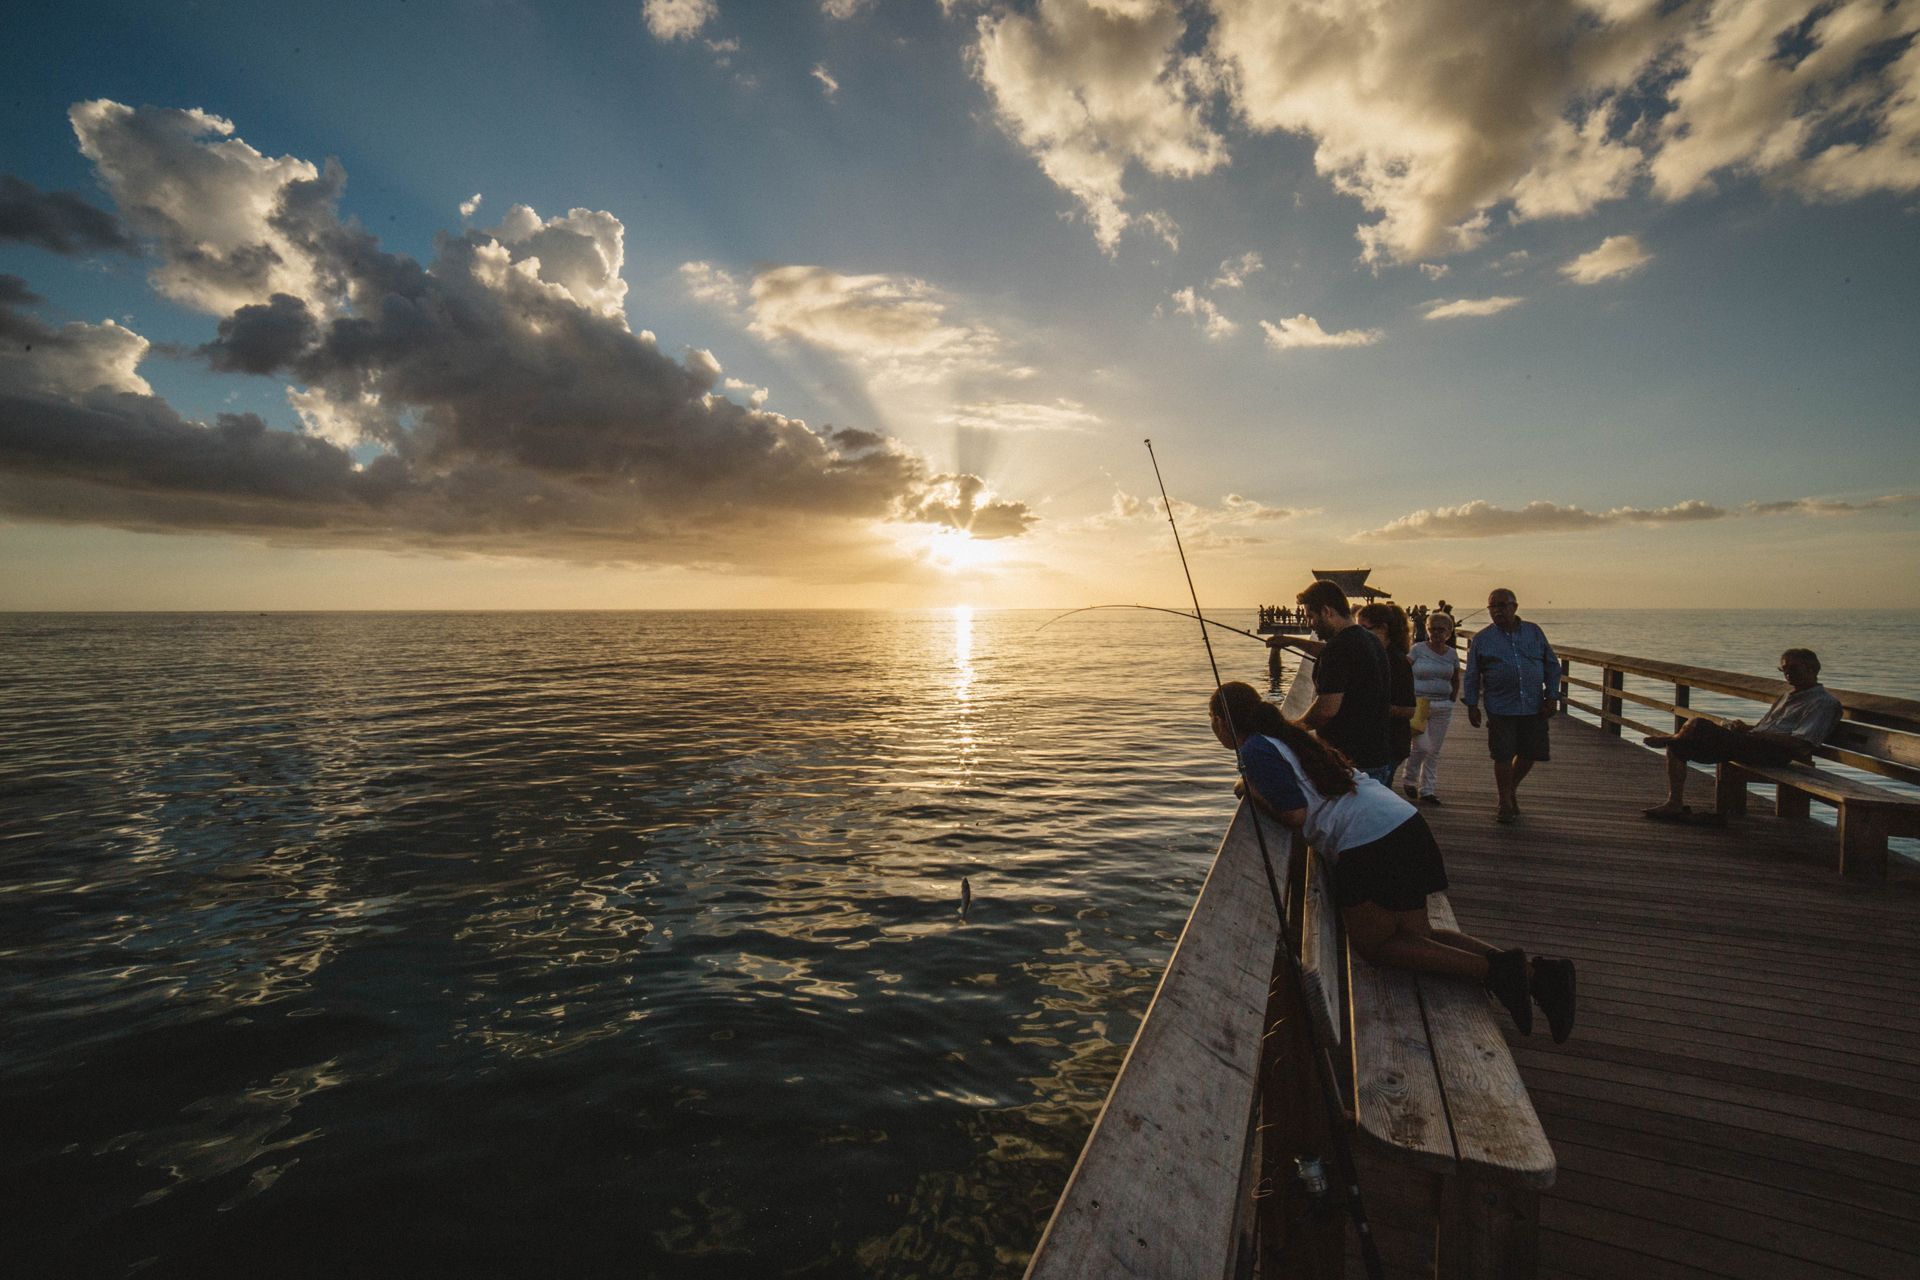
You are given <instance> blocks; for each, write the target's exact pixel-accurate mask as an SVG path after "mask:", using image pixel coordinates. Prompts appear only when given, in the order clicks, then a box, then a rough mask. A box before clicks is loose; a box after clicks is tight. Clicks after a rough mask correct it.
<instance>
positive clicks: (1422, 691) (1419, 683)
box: [1411, 644, 1460, 702]
mask: <svg viewBox="0 0 1920 1280" xmlns="http://www.w3.org/2000/svg"><path fill="white" fill-rule="evenodd" d="M1411 656H1412V658H1413V694H1414V696H1415V697H1416V698H1427V699H1436V700H1439V701H1442V702H1448V701H1452V699H1453V673H1454V672H1455V671H1458V670H1459V669H1460V655H1459V654H1457V653H1455V652H1454V651H1453V648H1452V646H1451V645H1449V646H1448V647H1447V648H1445V649H1442V650H1441V651H1440V652H1439V653H1435V652H1434V651H1433V646H1432V645H1430V644H1417V645H1415V646H1413V653H1412V655H1411Z"/></svg>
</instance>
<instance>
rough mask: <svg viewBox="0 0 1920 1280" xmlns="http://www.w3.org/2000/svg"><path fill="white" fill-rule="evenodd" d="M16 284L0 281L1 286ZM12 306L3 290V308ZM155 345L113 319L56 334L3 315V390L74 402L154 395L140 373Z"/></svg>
mask: <svg viewBox="0 0 1920 1280" xmlns="http://www.w3.org/2000/svg"><path fill="white" fill-rule="evenodd" d="M12 279H13V277H11V276H0V285H4V284H5V283H6V282H8V281H10V280H12ZM6 301H7V298H6V296H5V293H4V291H0V305H4V304H5V303H6ZM151 345H152V344H150V343H149V342H148V341H147V340H146V339H145V338H143V337H141V336H140V335H139V334H137V333H135V332H134V331H133V330H131V329H127V328H123V327H122V326H120V325H118V324H115V323H114V322H113V321H112V320H103V321H101V322H100V323H99V324H87V323H85V322H84V321H79V320H75V321H71V322H69V323H67V324H64V325H61V326H60V327H59V328H58V329H53V328H49V327H47V326H44V325H41V324H39V323H38V322H37V321H33V320H29V319H26V318H25V317H18V318H16V317H14V315H13V313H12V312H9V311H0V386H11V387H17V388H19V389H20V390H22V391H28V392H32V393H33V394H36V395H46V396H57V397H65V398H72V399H81V398H84V397H87V396H89V395H92V394H94V393H95V392H104V393H106V394H109V395H112V394H117V393H121V392H130V393H132V394H134V395H142V396H145V395H152V394H153V388H152V387H150V386H148V385H147V380H146V379H145V378H143V377H141V376H140V374H139V367H140V362H141V361H142V360H143V359H145V358H146V354H147V351H148V349H149V348H150V346H151Z"/></svg>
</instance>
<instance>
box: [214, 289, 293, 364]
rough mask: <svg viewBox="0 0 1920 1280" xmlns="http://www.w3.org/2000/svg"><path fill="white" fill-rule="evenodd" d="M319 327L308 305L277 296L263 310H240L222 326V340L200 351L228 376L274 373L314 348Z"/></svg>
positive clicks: (289, 297) (259, 306)
mask: <svg viewBox="0 0 1920 1280" xmlns="http://www.w3.org/2000/svg"><path fill="white" fill-rule="evenodd" d="M319 336H320V326H319V324H318V323H317V322H316V321H315V320H314V318H313V312H311V311H309V310H307V304H306V303H304V302H302V301H301V300H300V299H298V298H296V297H294V296H293V295H292V294H288V293H276V294H274V295H273V297H272V298H271V299H269V300H268V302H267V303H266V304H265V305H264V306H262V305H259V304H254V305H250V306H245V307H241V308H240V309H239V310H238V311H236V312H234V313H233V314H232V315H230V316H228V317H227V318H226V319H225V320H222V321H221V322H220V336H219V337H218V338H216V339H214V340H213V341H212V342H209V343H207V344H206V345H205V346H203V347H201V348H200V353H201V354H202V355H204V356H206V357H207V362H208V363H209V364H211V365H212V366H213V367H214V368H216V369H219V370H222V371H225V372H229V373H272V372H273V371H274V370H275V369H279V368H282V367H284V366H285V365H286V364H287V363H288V362H289V361H291V360H292V359H293V358H294V357H295V356H297V355H299V354H300V353H301V352H302V351H304V350H306V349H307V348H308V347H310V346H312V345H313V344H314V342H315V340H317V339H318V338H319Z"/></svg>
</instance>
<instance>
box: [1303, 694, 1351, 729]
mask: <svg viewBox="0 0 1920 1280" xmlns="http://www.w3.org/2000/svg"><path fill="white" fill-rule="evenodd" d="M1346 696H1347V695H1346V694H1344V693H1323V694H1321V695H1320V696H1319V697H1317V698H1315V699H1314V700H1313V705H1312V706H1310V707H1308V708H1307V714H1305V715H1303V716H1301V717H1300V723H1301V724H1304V725H1305V726H1307V728H1309V729H1318V728H1319V727H1320V726H1321V725H1323V724H1325V723H1326V722H1327V721H1329V720H1331V719H1333V718H1334V717H1335V716H1337V715H1339V714H1340V700H1341V699H1342V698H1345V697H1346Z"/></svg>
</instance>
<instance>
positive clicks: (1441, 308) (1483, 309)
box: [1421, 297, 1526, 320]
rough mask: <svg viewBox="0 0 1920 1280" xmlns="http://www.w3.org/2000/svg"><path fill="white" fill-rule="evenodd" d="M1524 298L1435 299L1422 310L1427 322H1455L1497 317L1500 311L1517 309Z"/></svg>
mask: <svg viewBox="0 0 1920 1280" xmlns="http://www.w3.org/2000/svg"><path fill="white" fill-rule="evenodd" d="M1525 301H1526V299H1525V298H1509V297H1493V298H1457V299H1455V300H1454V301H1452V302H1442V301H1440V300H1438V299H1435V300H1434V301H1432V302H1429V303H1428V304H1427V305H1426V307H1425V308H1423V309H1422V313H1421V314H1423V315H1425V316H1426V318H1427V319H1429V320H1456V319H1459V318H1460V317H1462V316H1497V315H1499V314H1500V313H1501V312H1502V311H1506V310H1508V309H1509V308H1512V307H1517V306H1519V305H1520V304H1521V303H1522V302H1525Z"/></svg>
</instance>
